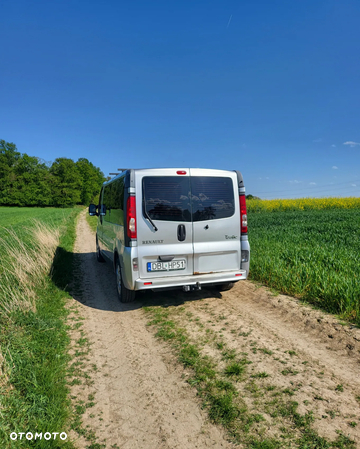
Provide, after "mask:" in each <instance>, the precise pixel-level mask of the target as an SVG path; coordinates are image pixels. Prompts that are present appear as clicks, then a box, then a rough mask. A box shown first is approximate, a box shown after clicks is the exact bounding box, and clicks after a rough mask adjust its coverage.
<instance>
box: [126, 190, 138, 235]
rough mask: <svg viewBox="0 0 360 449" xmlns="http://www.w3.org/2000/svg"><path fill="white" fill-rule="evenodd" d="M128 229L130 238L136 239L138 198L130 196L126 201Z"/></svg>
mask: <svg viewBox="0 0 360 449" xmlns="http://www.w3.org/2000/svg"><path fill="white" fill-rule="evenodd" d="M126 229H127V235H128V237H129V238H130V239H136V238H137V233H136V198H135V196H129V197H128V199H127V202H126Z"/></svg>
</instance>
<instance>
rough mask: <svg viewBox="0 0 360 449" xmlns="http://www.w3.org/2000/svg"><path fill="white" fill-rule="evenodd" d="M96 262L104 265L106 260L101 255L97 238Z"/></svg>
mask: <svg viewBox="0 0 360 449" xmlns="http://www.w3.org/2000/svg"><path fill="white" fill-rule="evenodd" d="M96 260H97V261H98V262H100V263H104V262H105V259H104V258H103V256H102V255H101V252H100V246H99V242H98V239H97V238H96Z"/></svg>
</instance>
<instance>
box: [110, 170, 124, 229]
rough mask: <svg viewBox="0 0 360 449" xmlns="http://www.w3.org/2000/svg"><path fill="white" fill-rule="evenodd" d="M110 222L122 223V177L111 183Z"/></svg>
mask: <svg viewBox="0 0 360 449" xmlns="http://www.w3.org/2000/svg"><path fill="white" fill-rule="evenodd" d="M110 207H111V223H115V224H118V225H121V226H123V225H124V177H122V178H120V179H117V180H116V181H114V182H112V183H111V200H110Z"/></svg>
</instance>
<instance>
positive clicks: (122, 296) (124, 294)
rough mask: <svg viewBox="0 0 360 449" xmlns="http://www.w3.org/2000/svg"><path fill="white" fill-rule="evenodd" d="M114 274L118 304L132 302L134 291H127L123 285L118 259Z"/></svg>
mask: <svg viewBox="0 0 360 449" xmlns="http://www.w3.org/2000/svg"><path fill="white" fill-rule="evenodd" d="M115 274H116V291H117V294H118V297H119V300H120V302H123V303H127V302H132V301H134V299H135V291H134V290H129V289H127V288H126V287H125V285H124V283H123V279H122V275H121V267H120V262H119V259H116V264H115Z"/></svg>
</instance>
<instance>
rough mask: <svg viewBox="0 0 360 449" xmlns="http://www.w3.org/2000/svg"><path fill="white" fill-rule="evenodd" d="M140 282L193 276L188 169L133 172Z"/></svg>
mask: <svg viewBox="0 0 360 449" xmlns="http://www.w3.org/2000/svg"><path fill="white" fill-rule="evenodd" d="M135 185H136V211H137V245H138V258H139V260H138V263H139V272H140V278H142V279H152V278H157V277H168V276H186V275H191V274H193V271H194V265H193V227H192V222H191V201H190V171H189V169H158V170H151V169H149V170H136V176H135Z"/></svg>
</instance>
